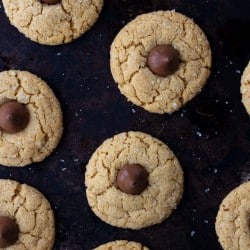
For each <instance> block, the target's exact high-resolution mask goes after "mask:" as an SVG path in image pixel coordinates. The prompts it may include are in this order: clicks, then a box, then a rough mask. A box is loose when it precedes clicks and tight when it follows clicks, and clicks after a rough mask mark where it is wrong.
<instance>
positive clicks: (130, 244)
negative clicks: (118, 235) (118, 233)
mask: <svg viewBox="0 0 250 250" xmlns="http://www.w3.org/2000/svg"><path fill="white" fill-rule="evenodd" d="M121 249H122V250H149V248H147V247H144V246H143V245H142V244H141V243H138V242H134V241H127V240H116V241H111V242H108V243H106V244H103V245H100V246H98V247H97V248H95V249H93V250H121Z"/></svg>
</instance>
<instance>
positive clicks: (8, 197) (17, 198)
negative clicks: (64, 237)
mask: <svg viewBox="0 0 250 250" xmlns="http://www.w3.org/2000/svg"><path fill="white" fill-rule="evenodd" d="M0 216H9V217H10V218H12V219H14V220H15V221H16V223H17V225H18V228H19V234H18V239H17V241H16V242H15V243H14V245H11V246H9V247H7V248H1V249H8V250H17V249H18V250H26V249H34V250H35V249H37V250H38V249H40V250H43V249H46V250H50V249H52V247H53V244H54V239H55V222H54V215H53V211H52V209H51V206H50V204H49V202H48V201H47V199H46V198H45V197H44V196H43V195H42V194H41V193H40V192H39V191H38V190H36V189H35V188H33V187H31V186H28V185H26V184H20V183H18V182H16V181H12V180H3V179H2V180H0Z"/></svg>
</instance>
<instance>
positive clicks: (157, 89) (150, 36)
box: [110, 11, 211, 114]
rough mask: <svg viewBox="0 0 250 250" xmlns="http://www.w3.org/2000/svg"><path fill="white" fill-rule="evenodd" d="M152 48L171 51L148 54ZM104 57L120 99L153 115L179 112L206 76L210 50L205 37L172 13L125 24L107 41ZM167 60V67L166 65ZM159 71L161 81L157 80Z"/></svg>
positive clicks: (139, 17)
mask: <svg viewBox="0 0 250 250" xmlns="http://www.w3.org/2000/svg"><path fill="white" fill-rule="evenodd" d="M158 46H168V47H169V46H170V47H171V48H172V49H171V51H169V49H168V50H167V51H166V50H165V52H164V51H163V52H162V51H161V50H160V49H159V48H158V51H153V50H154V49H155V48H157V47H158ZM152 51H153V52H154V53H153V55H152V54H151V52H152ZM166 52H167V55H166ZM166 56H168V57H166ZM110 57H111V58H110V65H111V72H112V75H113V78H114V80H115V82H116V83H117V84H118V87H119V89H120V91H121V93H122V94H123V95H125V96H126V97H127V99H128V100H129V101H131V102H133V103H134V104H136V105H138V106H140V107H142V108H144V109H145V110H147V111H149V112H153V113H159V114H162V113H169V114H171V113H172V112H174V111H176V110H178V109H180V108H181V107H182V106H184V105H185V104H186V103H187V102H188V101H189V100H191V99H192V98H193V97H194V96H195V95H197V94H198V93H199V92H200V91H201V89H202V87H203V86H204V85H205V83H206V81H207V79H208V77H209V75H210V68H211V50H210V46H209V42H208V40H207V38H206V36H205V34H204V33H203V31H202V30H201V29H200V28H199V26H198V25H197V24H195V23H194V22H193V20H192V19H190V18H188V17H186V16H184V15H182V14H180V13H177V12H175V11H158V12H152V13H148V14H143V15H140V16H138V17H137V18H136V19H134V20H133V21H131V22H130V23H128V24H127V25H126V26H125V27H124V28H123V29H122V30H121V31H120V32H119V33H118V35H117V36H116V38H115V40H114V41H113V43H112V46H111V50H110ZM178 57H180V58H179V60H180V61H178ZM169 59H170V60H171V61H172V63H171V65H169V64H166V63H167V62H168V61H169ZM155 60H156V61H155ZM161 60H162V61H161ZM164 61H165V64H164ZM159 63H160V65H159ZM149 64H150V66H151V68H150V67H149ZM153 66H154V67H153ZM162 71H166V72H165V73H168V74H167V76H164V77H163V76H161V75H162ZM154 72H156V73H158V74H159V75H158V74H156V73H154ZM163 73H164V72H163Z"/></svg>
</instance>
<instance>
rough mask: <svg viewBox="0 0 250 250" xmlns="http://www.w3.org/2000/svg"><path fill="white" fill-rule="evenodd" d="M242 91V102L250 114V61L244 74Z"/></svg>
mask: <svg viewBox="0 0 250 250" xmlns="http://www.w3.org/2000/svg"><path fill="white" fill-rule="evenodd" d="M240 91H241V94H242V102H243V104H244V106H245V108H246V111H247V113H248V114H249V115H250V61H249V63H248V65H247V66H246V68H245V70H244V72H243V74H242V77H241V87H240Z"/></svg>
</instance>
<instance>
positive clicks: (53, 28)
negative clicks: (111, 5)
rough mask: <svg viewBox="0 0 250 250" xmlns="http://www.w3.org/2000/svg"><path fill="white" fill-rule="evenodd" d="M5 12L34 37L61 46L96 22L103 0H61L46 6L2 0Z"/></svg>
mask: <svg viewBox="0 0 250 250" xmlns="http://www.w3.org/2000/svg"><path fill="white" fill-rule="evenodd" d="M3 5H4V9H5V13H6V15H7V16H8V17H9V19H10V22H11V24H12V25H14V26H15V27H16V28H17V29H18V30H19V31H20V32H21V33H23V34H24V35H25V36H26V37H28V38H30V39H31V40H33V41H35V42H38V43H41V44H45V45H58V44H63V43H68V42H71V41H72V40H73V39H76V38H78V37H80V36H81V35H82V34H83V33H85V32H86V31H87V30H88V29H90V27H91V26H92V25H93V24H94V23H95V22H96V20H97V18H98V16H99V13H100V12H101V9H102V5H103V0H62V2H61V3H58V4H55V5H47V4H43V3H41V2H40V1H39V0H3Z"/></svg>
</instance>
